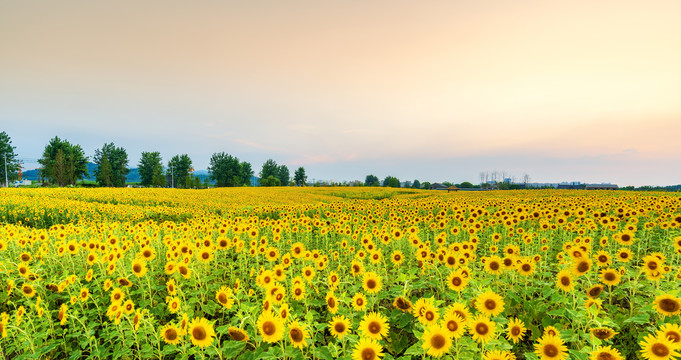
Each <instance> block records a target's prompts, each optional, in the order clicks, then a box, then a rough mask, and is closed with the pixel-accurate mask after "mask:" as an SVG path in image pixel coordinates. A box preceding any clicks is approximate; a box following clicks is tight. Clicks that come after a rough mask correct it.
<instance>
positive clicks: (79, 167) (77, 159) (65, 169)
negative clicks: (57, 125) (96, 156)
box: [38, 136, 88, 186]
mask: <svg viewBox="0 0 681 360" xmlns="http://www.w3.org/2000/svg"><path fill="white" fill-rule="evenodd" d="M87 161H88V158H87V157H86V156H85V153H84V152H83V148H81V147H80V145H73V144H71V143H70V142H68V141H67V140H61V139H60V138H59V137H56V136H55V137H54V138H52V139H51V140H50V142H49V143H48V144H47V145H46V146H45V150H43V156H42V157H41V158H40V159H39V160H38V163H40V165H42V169H41V170H40V175H41V177H42V178H43V179H44V180H45V181H47V182H49V183H51V184H56V185H58V186H66V185H75V184H76V181H77V180H79V179H82V178H84V177H85V176H87V175H88V171H87Z"/></svg>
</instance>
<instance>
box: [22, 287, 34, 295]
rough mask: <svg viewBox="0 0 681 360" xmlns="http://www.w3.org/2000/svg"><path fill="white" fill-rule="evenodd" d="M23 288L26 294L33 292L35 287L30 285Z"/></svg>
mask: <svg viewBox="0 0 681 360" xmlns="http://www.w3.org/2000/svg"><path fill="white" fill-rule="evenodd" d="M22 290H23V291H24V294H31V293H32V292H33V289H32V288H31V287H30V286H24V287H23V288H22Z"/></svg>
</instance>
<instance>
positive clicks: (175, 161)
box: [166, 154, 194, 188]
mask: <svg viewBox="0 0 681 360" xmlns="http://www.w3.org/2000/svg"><path fill="white" fill-rule="evenodd" d="M193 171H194V169H193V168H192V159H190V158H189V155H187V154H182V155H175V156H173V157H172V158H171V159H170V161H168V171H167V172H166V178H167V180H168V182H169V183H170V184H171V186H173V187H185V188H190V187H191V186H192V185H193V182H192V179H191V173H192V172H193ZM168 176H169V177H170V178H169V179H168Z"/></svg>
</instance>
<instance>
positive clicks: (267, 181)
mask: <svg viewBox="0 0 681 360" xmlns="http://www.w3.org/2000/svg"><path fill="white" fill-rule="evenodd" d="M260 186H281V181H279V179H277V178H276V177H274V175H270V176H268V177H266V178H261V179H260Z"/></svg>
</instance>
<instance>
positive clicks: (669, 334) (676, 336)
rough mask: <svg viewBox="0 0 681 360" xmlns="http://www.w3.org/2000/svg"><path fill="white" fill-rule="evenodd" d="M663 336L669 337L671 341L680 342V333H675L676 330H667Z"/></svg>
mask: <svg viewBox="0 0 681 360" xmlns="http://www.w3.org/2000/svg"><path fill="white" fill-rule="evenodd" d="M664 336H666V337H667V338H669V340H671V342H673V343H678V342H681V334H679V333H677V332H676V331H667V332H666V333H665V334H664Z"/></svg>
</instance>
